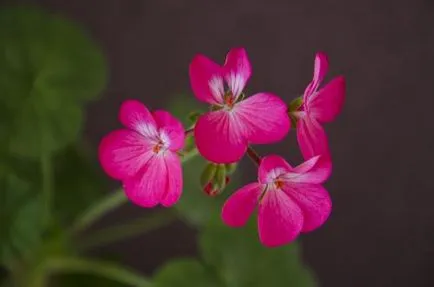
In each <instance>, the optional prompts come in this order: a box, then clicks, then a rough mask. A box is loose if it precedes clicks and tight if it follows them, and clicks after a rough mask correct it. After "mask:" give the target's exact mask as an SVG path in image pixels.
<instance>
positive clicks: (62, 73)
mask: <svg viewBox="0 0 434 287" xmlns="http://www.w3.org/2000/svg"><path fill="white" fill-rule="evenodd" d="M105 81H106V64H105V60H104V57H103V55H102V53H101V52H100V50H99V49H98V48H97V47H96V46H95V44H94V43H93V42H92V41H91V40H90V38H89V37H88V36H87V35H86V34H84V33H83V31H82V30H81V29H80V28H79V27H77V26H76V25H75V24H73V23H71V22H69V21H67V20H65V19H62V18H60V17H58V16H54V15H52V14H50V13H46V12H43V11H41V10H38V9H33V8H32V9H31V8H7V9H2V10H1V11H0V107H1V108H0V113H1V114H2V116H1V120H2V121H1V124H0V136H2V138H1V139H0V142H1V143H0V147H1V146H2V145H3V146H4V145H6V146H9V147H10V150H11V151H12V152H14V153H18V154H22V155H25V156H33V157H39V156H40V155H41V154H42V153H51V152H53V151H56V150H59V149H61V148H62V147H64V146H66V145H67V144H68V143H70V142H72V141H73V140H75V139H76V138H77V135H78V132H79V130H80V126H81V123H82V112H81V108H80V106H81V104H83V103H84V101H87V100H91V99H94V98H95V97H96V96H98V95H99V94H100V92H101V90H102V88H103V87H104V85H105Z"/></svg>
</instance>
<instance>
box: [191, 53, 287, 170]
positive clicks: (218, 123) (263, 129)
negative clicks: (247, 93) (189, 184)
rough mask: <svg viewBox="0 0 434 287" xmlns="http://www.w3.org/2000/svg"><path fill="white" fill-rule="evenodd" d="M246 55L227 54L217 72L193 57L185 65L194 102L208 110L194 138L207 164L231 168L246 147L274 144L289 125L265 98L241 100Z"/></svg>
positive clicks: (283, 110)
mask: <svg viewBox="0 0 434 287" xmlns="http://www.w3.org/2000/svg"><path fill="white" fill-rule="evenodd" d="M250 75H251V66H250V62H249V60H248V58H247V54H246V51H245V50H244V49H242V48H235V49H232V50H231V51H230V52H229V53H228V54H227V56H226V61H225V64H224V65H223V66H219V65H218V64H216V63H214V62H213V61H211V60H210V59H208V58H207V57H205V56H202V55H197V56H196V57H195V58H194V59H193V61H192V63H191V64H190V82H191V87H192V89H193V92H194V94H195V96H196V97H197V98H198V99H199V100H200V101H203V102H206V103H208V104H210V105H212V108H211V111H210V112H208V113H205V114H204V115H202V116H200V117H199V119H198V121H197V123H196V126H195V129H194V136H195V140H196V145H197V148H198V150H199V152H200V153H201V154H202V156H203V157H205V158H206V159H207V160H209V161H212V162H216V163H231V162H236V161H238V160H240V159H241V157H242V156H243V155H244V153H245V152H246V150H247V146H248V144H249V143H251V144H267V143H273V142H277V141H280V140H281V139H283V137H284V136H285V135H286V134H287V133H288V130H289V128H290V121H289V117H288V115H287V107H286V105H285V103H284V102H283V101H282V100H280V99H279V98H278V97H276V96H274V95H272V94H269V93H258V94H255V95H253V96H251V97H248V98H246V99H242V98H243V97H242V92H243V89H244V87H245V85H246V83H247V81H248V79H249V78H250Z"/></svg>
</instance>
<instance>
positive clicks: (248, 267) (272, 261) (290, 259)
mask: <svg viewBox="0 0 434 287" xmlns="http://www.w3.org/2000/svg"><path fill="white" fill-rule="evenodd" d="M199 243H200V247H201V250H202V255H203V257H204V259H205V262H207V263H208V264H209V265H210V266H213V267H214V269H215V270H217V271H218V272H219V274H220V277H221V278H223V280H224V281H225V282H226V285H227V286H237V287H244V286H245V287H255V286H257V287H263V286H267V287H281V286H293V287H312V286H316V282H315V280H314V278H313V276H312V274H311V272H310V271H309V269H307V268H306V267H305V266H304V265H303V264H302V262H301V258H300V255H299V251H298V249H299V248H298V245H297V244H296V243H293V244H290V245H287V246H284V247H280V248H274V249H269V248H266V247H264V246H262V245H261V244H260V243H259V240H258V235H257V231H256V224H255V222H253V221H251V222H250V223H249V225H248V226H246V227H245V228H240V229H233V228H229V227H227V226H224V224H223V223H222V222H221V219H220V218H218V219H217V218H215V220H212V221H210V222H209V224H208V225H207V226H206V228H205V229H204V230H203V232H202V233H201V235H200V238H199Z"/></svg>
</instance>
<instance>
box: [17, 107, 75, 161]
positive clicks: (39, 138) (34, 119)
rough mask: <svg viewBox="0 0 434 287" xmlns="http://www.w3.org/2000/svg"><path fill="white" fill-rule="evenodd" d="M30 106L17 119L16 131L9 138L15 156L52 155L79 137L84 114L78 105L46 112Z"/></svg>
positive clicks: (18, 114) (40, 108) (22, 110)
mask: <svg viewBox="0 0 434 287" xmlns="http://www.w3.org/2000/svg"><path fill="white" fill-rule="evenodd" d="M27 104H29V105H30V106H26V107H23V108H22V109H21V110H20V111H19V112H18V113H17V114H16V116H15V119H14V120H15V121H14V123H13V129H14V130H15V132H14V135H13V136H12V137H11V139H10V151H11V152H12V153H16V154H20V155H24V156H38V155H40V154H43V153H51V152H53V151H56V150H60V149H61V148H63V147H64V146H65V145H66V144H67V143H69V142H73V141H74V140H75V139H76V138H77V137H78V135H79V132H80V128H81V124H82V112H81V109H80V108H79V107H78V106H76V105H70V106H66V107H64V108H61V109H59V110H45V109H46V107H43V106H40V105H31V103H30V102H27ZM37 109H39V111H38V110H37ZM60 110H61V114H59V111H60Z"/></svg>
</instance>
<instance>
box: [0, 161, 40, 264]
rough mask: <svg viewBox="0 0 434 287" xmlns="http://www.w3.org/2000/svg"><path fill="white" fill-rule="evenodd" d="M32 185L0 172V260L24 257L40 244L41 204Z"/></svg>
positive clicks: (6, 262) (9, 261)
mask: <svg viewBox="0 0 434 287" xmlns="http://www.w3.org/2000/svg"><path fill="white" fill-rule="evenodd" d="M33 188H34V186H33V185H32V184H30V183H29V182H27V181H25V180H24V179H22V178H20V177H18V176H16V175H14V174H11V173H8V172H4V169H3V171H2V172H1V175H0V261H1V262H2V263H4V264H6V265H8V264H10V263H11V260H13V259H16V258H19V257H26V256H28V255H29V252H32V251H35V250H36V249H37V247H38V246H39V245H40V243H41V240H42V238H41V236H42V232H43V218H42V215H43V212H42V209H43V204H42V201H41V198H40V196H39V195H38V194H37V193H35V192H34V191H33V190H32V189H33Z"/></svg>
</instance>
